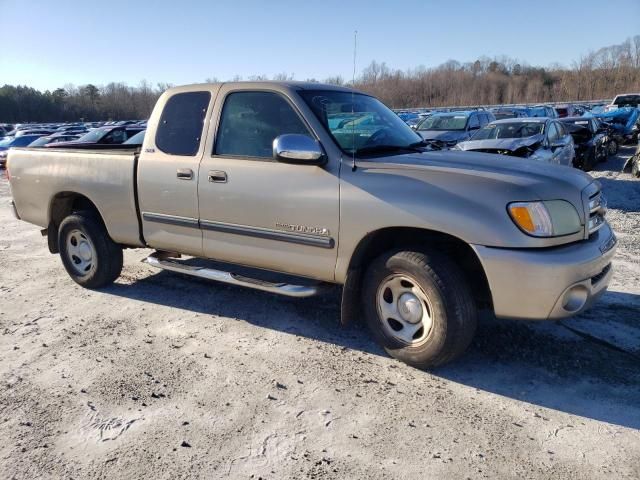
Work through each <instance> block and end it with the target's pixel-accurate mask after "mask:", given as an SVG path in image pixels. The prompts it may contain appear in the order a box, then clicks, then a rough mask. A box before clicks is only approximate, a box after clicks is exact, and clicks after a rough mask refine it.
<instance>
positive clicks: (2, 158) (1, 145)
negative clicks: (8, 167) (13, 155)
mask: <svg viewBox="0 0 640 480" xmlns="http://www.w3.org/2000/svg"><path fill="white" fill-rule="evenodd" d="M43 136H44V134H34V135H22V136H21V137H15V138H14V137H7V138H4V139H2V140H0V167H4V166H5V164H6V163H7V153H8V152H9V149H10V148H11V147H26V146H27V145H29V144H30V143H31V142H33V141H34V140H36V139H37V138H40V137H43Z"/></svg>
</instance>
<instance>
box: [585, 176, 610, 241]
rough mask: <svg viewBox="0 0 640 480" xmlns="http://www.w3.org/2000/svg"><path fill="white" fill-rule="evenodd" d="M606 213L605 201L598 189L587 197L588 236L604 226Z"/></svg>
mask: <svg viewBox="0 0 640 480" xmlns="http://www.w3.org/2000/svg"><path fill="white" fill-rule="evenodd" d="M606 213H607V200H606V198H605V197H604V195H603V194H602V192H601V191H600V187H598V190H597V191H596V192H595V193H593V194H591V195H590V196H589V211H588V219H589V220H588V223H587V231H588V232H589V236H591V235H593V234H594V233H595V232H597V231H598V230H599V229H600V227H602V226H603V225H604V216H605V215H606Z"/></svg>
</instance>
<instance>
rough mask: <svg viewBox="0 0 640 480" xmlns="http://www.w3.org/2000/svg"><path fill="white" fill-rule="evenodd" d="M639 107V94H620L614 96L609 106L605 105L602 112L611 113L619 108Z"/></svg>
mask: <svg viewBox="0 0 640 480" xmlns="http://www.w3.org/2000/svg"><path fill="white" fill-rule="evenodd" d="M638 106H640V93H621V94H620V95H616V98H614V99H613V102H611V103H610V104H609V105H605V107H604V111H605V112H611V111H613V110H617V109H618V108H620V107H635V108H638Z"/></svg>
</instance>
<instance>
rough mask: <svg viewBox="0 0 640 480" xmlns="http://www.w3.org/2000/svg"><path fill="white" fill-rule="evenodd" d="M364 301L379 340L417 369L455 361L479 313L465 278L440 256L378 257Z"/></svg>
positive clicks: (403, 254) (404, 253) (408, 253)
mask: <svg viewBox="0 0 640 480" xmlns="http://www.w3.org/2000/svg"><path fill="white" fill-rule="evenodd" d="M363 301H364V309H365V316H366V321H367V324H368V326H369V329H370V330H371V333H372V335H373V337H374V338H375V339H376V341H377V342H378V343H379V344H380V345H382V347H383V348H384V349H385V350H386V351H387V353H389V355H391V356H392V357H394V358H397V359H398V360H401V361H403V362H406V363H408V364H409V365H412V366H414V367H417V368H429V367H434V366H437V365H442V364H444V363H446V362H449V361H451V360H453V359H455V358H456V357H458V356H459V355H461V354H462V353H463V352H464V351H465V349H466V348H467V347H468V345H469V343H470V342H471V340H472V338H473V335H474V333H475V329H476V322H477V320H476V317H477V311H476V307H475V303H474V301H473V297H472V295H471V292H470V290H469V287H468V286H467V284H466V281H465V278H464V276H463V275H462V273H461V272H460V270H459V269H458V268H457V266H456V265H455V264H454V263H453V262H451V261H450V260H449V259H448V258H446V257H444V256H442V255H440V254H437V253H427V252H419V251H396V252H390V253H388V254H385V255H382V256H381V257H379V258H377V259H376V260H374V262H373V263H372V264H371V266H370V267H369V269H368V270H367V273H366V277H365V282H364V288H363Z"/></svg>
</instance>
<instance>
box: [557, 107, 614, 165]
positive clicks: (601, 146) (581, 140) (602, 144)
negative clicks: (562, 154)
mask: <svg viewBox="0 0 640 480" xmlns="http://www.w3.org/2000/svg"><path fill="white" fill-rule="evenodd" d="M560 121H561V122H562V123H563V124H564V126H565V128H566V129H567V130H568V131H569V134H571V136H572V137H573V143H574V148H575V151H576V157H575V160H574V161H573V165H574V166H575V167H577V168H581V169H582V170H584V171H585V172H589V171H591V170H593V168H594V167H595V166H596V164H597V163H598V162H604V161H606V160H607V156H608V148H607V142H606V138H607V137H606V134H605V130H604V129H603V128H601V127H600V126H599V125H598V124H597V122H596V120H595V119H594V118H589V117H566V118H563V119H562V120H560Z"/></svg>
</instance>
